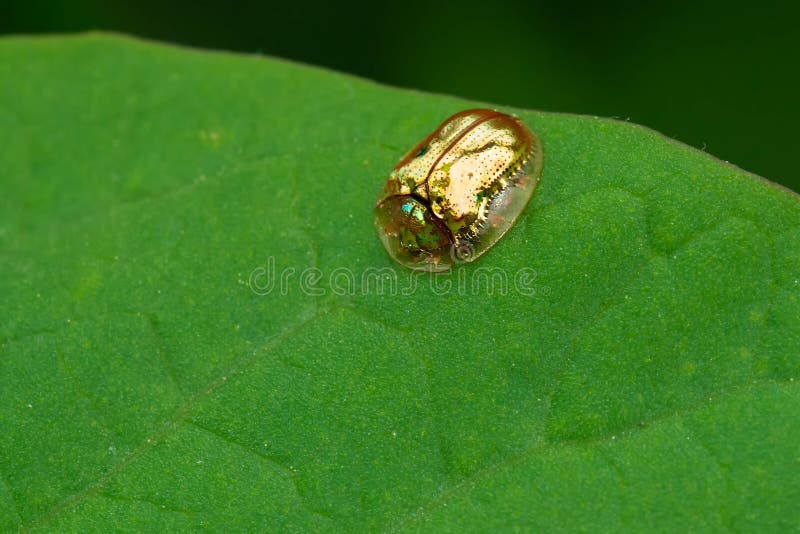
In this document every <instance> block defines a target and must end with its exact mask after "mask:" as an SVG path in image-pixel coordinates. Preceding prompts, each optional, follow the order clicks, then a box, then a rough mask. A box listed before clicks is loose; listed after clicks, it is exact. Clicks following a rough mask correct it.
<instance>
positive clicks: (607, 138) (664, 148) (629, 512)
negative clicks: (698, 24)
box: [0, 35, 800, 532]
mask: <svg viewBox="0 0 800 534" xmlns="http://www.w3.org/2000/svg"><path fill="white" fill-rule="evenodd" d="M512 82H513V80H512ZM454 90H456V89H455V88H454ZM479 105H480V106H484V107H485V106H486V104H480V103H475V102H466V101H462V100H459V99H457V98H452V97H444V96H437V95H429V94H422V93H418V92H412V91H405V90H399V89H394V88H389V87H383V86H380V85H377V84H374V83H371V82H368V81H364V80H360V79H356V78H352V77H349V76H345V75H341V74H337V73H333V72H329V71H325V70H320V69H315V68H311V67H307V66H301V65H296V64H291V63H287V62H284V61H280V60H275V59H269V58H264V57H258V56H251V57H247V56H237V55H232V54H224V53H209V52H201V51H194V50H187V49H178V48H173V47H169V46H163V45H157V44H152V43H145V42H140V41H136V40H132V39H128V38H123V37H118V36H109V35H84V36H77V37H48V38H38V39H31V38H7V39H4V40H2V41H0V163H2V167H0V186H2V195H0V274H1V275H2V276H0V295H2V307H1V308H0V319H1V320H0V351H1V352H0V529H2V530H4V531H7V530H25V531H54V530H55V531H72V530H74V531H108V530H128V529H129V530H157V529H161V530H168V531H193V530H248V531H259V530H264V529H272V530H276V531H284V530H288V531H308V530H311V531H330V530H337V531H366V532H376V531H389V532H397V531H399V532H404V531H417V530H420V531H441V530H457V529H465V530H483V531H492V530H495V529H509V530H510V529H515V528H518V529H523V530H532V531H542V530H562V529H563V530H577V529H592V530H637V531H641V530H651V529H655V530H669V531H674V530H689V529H691V530H726V529H731V530H750V529H752V530H756V529H758V530H769V529H775V530H786V529H791V528H797V527H798V525H800V508H799V507H798V506H797V503H798V502H800V485H798V484H797V482H796V481H797V477H798V475H800V389H798V387H797V384H796V380H797V379H798V376H800V350H798V349H800V300H799V299H800V202H798V198H797V197H796V196H795V195H793V194H791V193H789V192H787V191H785V190H781V189H779V188H777V187H775V186H773V185H771V184H769V183H767V182H765V181H764V180H761V179H759V178H758V177H755V176H753V175H750V174H748V173H746V172H744V171H741V170H739V169H736V168H734V167H732V166H729V165H727V164H725V163H723V162H720V161H718V160H715V159H713V158H712V157H710V156H709V155H707V154H704V153H702V152H698V151H696V150H693V149H690V148H688V147H686V146H683V145H681V144H679V143H677V142H674V141H672V140H670V139H667V138H664V137H662V136H661V135H659V134H657V133H655V132H653V131H650V130H647V129H645V128H642V127H639V126H636V125H633V124H628V123H624V122H618V121H613V120H607V119H600V118H594V117H579V116H570V115H560V114H547V113H537V112H533V111H523V110H510V109H507V108H501V109H503V110H504V111H506V112H514V113H516V114H517V115H518V116H519V117H520V118H521V119H522V120H524V121H526V123H527V124H529V125H530V126H531V127H532V128H533V129H534V130H535V131H536V132H537V134H539V136H540V137H541V139H542V142H543V144H544V146H545V163H544V172H543V175H542V179H541V182H540V185H539V187H538V190H537V192H536V194H535V195H534V197H533V199H532V201H531V203H530V204H529V205H528V207H527V208H526V210H525V212H524V213H523V215H522V216H521V217H520V219H519V220H518V222H517V223H516V225H515V226H514V227H513V228H511V230H510V231H509V232H508V234H506V236H505V237H504V238H503V239H502V240H501V241H500V242H498V243H497V245H496V246H495V247H493V248H492V250H490V251H489V252H487V253H486V254H485V255H484V256H482V257H481V258H480V259H479V260H478V261H476V262H474V263H471V264H466V265H463V266H460V267H457V268H455V269H453V270H452V271H451V272H450V274H449V275H447V276H439V277H438V278H432V277H431V276H430V275H413V276H412V275H411V274H410V272H408V271H406V270H403V269H402V268H400V267H398V266H396V265H395V264H394V263H393V262H392V260H391V259H390V258H389V257H388V256H387V255H386V252H385V251H384V249H383V247H382V245H381V243H380V242H379V240H378V238H377V237H376V235H375V231H374V228H373V222H372V217H373V214H372V207H373V204H374V197H375V191H376V190H378V189H379V188H380V187H381V184H383V182H384V181H385V180H386V177H387V173H388V172H389V171H390V170H391V169H392V167H393V166H394V165H395V164H396V163H397V161H398V160H399V158H400V157H401V156H402V155H403V153H404V151H405V150H406V149H407V148H408V147H409V146H412V145H413V144H414V143H415V142H417V141H418V140H419V139H420V138H421V137H423V136H424V135H426V134H427V133H428V132H430V131H431V129H432V128H434V127H435V126H436V125H438V124H439V123H440V122H441V121H442V120H443V119H444V118H446V117H448V116H449V115H451V114H452V113H455V112H457V111H459V110H461V109H466V108H469V107H476V106H479ZM490 107H493V106H490ZM753 142H758V139H754V141H753ZM381 269H383V271H381V272H383V273H384V274H391V273H395V274H394V275H395V276H396V281H397V285H396V288H394V289H393V286H391V284H384V286H383V287H380V286H379V285H378V284H377V283H376V282H375V280H376V279H377V278H379V277H378V276H377V275H375V273H376V271H378V270H381ZM387 270H388V271H387ZM365 273H366V274H365ZM373 275H375V276H373Z"/></svg>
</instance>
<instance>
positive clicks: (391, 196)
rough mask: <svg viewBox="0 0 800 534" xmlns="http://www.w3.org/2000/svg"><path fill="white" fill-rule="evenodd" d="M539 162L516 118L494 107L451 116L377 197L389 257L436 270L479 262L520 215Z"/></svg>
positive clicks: (538, 149) (532, 139)
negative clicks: (458, 264)
mask: <svg viewBox="0 0 800 534" xmlns="http://www.w3.org/2000/svg"><path fill="white" fill-rule="evenodd" d="M543 160H544V152H543V148H542V143H541V141H540V140H539V137H538V136H537V135H536V134H535V133H533V132H532V131H531V130H530V129H529V128H528V127H527V126H525V124H524V123H523V122H522V121H521V120H520V119H518V118H517V117H514V116H512V115H507V114H505V113H501V112H499V111H494V110H491V109H468V110H465V111H461V112H459V113H456V114H455V115H453V116H451V117H449V118H448V119H446V120H445V121H444V122H443V123H442V124H441V125H440V126H439V127H438V128H436V129H435V130H434V131H433V132H431V133H430V134H429V135H428V136H427V137H425V138H424V139H423V140H422V141H420V142H419V143H418V144H417V145H416V146H414V147H413V148H412V149H411V150H409V151H408V152H407V153H406V154H405V156H403V158H402V159H401V160H400V162H399V163H398V164H397V165H396V166H395V167H394V169H392V171H391V172H390V173H389V178H388V179H387V180H386V183H385V184H384V186H383V189H381V191H380V193H379V194H378V199H377V201H376V203H375V207H374V214H375V227H376V229H377V231H378V235H379V237H380V239H381V241H382V242H383V245H384V247H385V248H386V251H387V252H388V253H389V256H391V257H392V258H393V259H394V260H396V261H397V262H399V263H400V264H401V265H404V266H406V267H408V268H411V269H415V270H425V271H434V272H436V271H446V270H448V269H450V268H451V267H452V266H453V265H454V264H456V263H461V262H470V261H473V260H475V259H477V258H478V257H480V256H481V255H482V254H483V253H484V252H486V251H487V250H488V249H489V248H491V247H492V245H494V244H495V243H496V242H497V241H498V240H499V239H500V238H501V237H502V236H503V235H504V234H505V233H506V232H507V231H508V229H509V228H511V226H512V225H513V224H514V222H515V221H516V219H517V218H518V217H519V215H520V213H522V210H523V209H524V208H525V206H526V205H527V203H528V201H529V200H530V198H531V196H532V195H533V192H534V191H535V189H536V186H537V184H538V182H539V177H540V176H541V173H542V167H543Z"/></svg>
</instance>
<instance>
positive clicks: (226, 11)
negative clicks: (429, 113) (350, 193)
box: [0, 0, 800, 190]
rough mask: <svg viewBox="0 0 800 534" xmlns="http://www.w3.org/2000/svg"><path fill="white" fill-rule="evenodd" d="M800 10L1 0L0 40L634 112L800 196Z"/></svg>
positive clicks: (683, 5) (732, 4)
mask: <svg viewBox="0 0 800 534" xmlns="http://www.w3.org/2000/svg"><path fill="white" fill-rule="evenodd" d="M797 15H798V12H797V9H796V8H795V7H794V4H793V3H790V2H785V3H778V4H770V3H769V2H748V3H746V4H745V3H743V2H736V1H729V2H724V1H713V2H688V1H684V2H664V3H649V2H646V1H639V2H637V1H631V0H611V1H606V2H593V3H589V2H557V1H549V2H546V1H529V2H524V1H522V0H518V1H499V2H489V1H483V2H479V1H473V0H461V1H459V2H457V3H456V2H453V3H446V2H420V1H405V2H402V3H392V2H385V3H380V4H379V3H376V4H375V5H374V6H373V7H371V8H367V9H364V8H358V9H357V8H354V7H350V6H348V5H346V4H343V3H338V4H337V3H334V2H316V1H313V0H308V1H295V2H291V1H290V2H282V3H259V2H222V1H216V2H211V1H198V2H180V1H179V2H165V1H153V0H142V1H139V2H119V1H111V0H108V1H102V0H73V1H66V0H56V1H50V2H43V1H36V0H34V1H28V2H24V3H22V2H19V3H13V2H11V3H5V4H3V5H0V33H1V34H11V33H46V32H74V31H83V30H92V29H101V30H114V31H120V32H126V33H131V34H136V35H141V36H145V37H149V38H153V39H159V40H164V41H170V42H175V43H182V44H187V45H192V46H198V47H204V48H217V49H228V50H236V51H243V52H249V53H252V52H262V53H264V54H269V55H274V56H281V57H285V58H290V59H294V60H299V61H303V62H306V63H311V64H315V65H322V66H326V67H330V68H333V69H336V70H340V71H344V72H350V73H354V74H358V75H361V76H365V77H367V78H372V79H374V80H378V81H380V82H384V83H387V84H391V85H397V86H402V87H411V88H416V89H421V90H425V91H434V92H442V93H449V94H453V95H458V96H462V97H466V98H471V99H477V100H483V101H487V102H493V103H498V104H504V105H512V106H518V107H526V108H534V109H541V110H549V111H561V112H573V113H585V114H591V115H603V116H609V117H617V118H622V119H629V120H631V121H633V122H637V123H640V124H644V125H647V126H650V127H652V128H655V129H657V130H659V131H661V132H663V133H665V134H667V135H669V136H671V137H674V138H676V139H678V140H680V141H683V142H685V143H688V144H691V145H694V146H696V147H698V148H702V149H704V150H706V151H707V152H709V153H711V154H713V155H715V156H717V157H719V158H721V159H724V160H728V161H730V162H732V163H735V164H736V165H738V166H740V167H743V168H744V169H747V170H749V171H752V172H755V173H757V174H761V175H762V176H765V177H767V178H769V179H771V180H773V181H776V182H779V183H782V184H784V185H786V186H788V187H790V188H792V189H794V190H800V173H798V170H797V168H798V166H797V163H796V158H797V156H798V152H799V151H798V148H797V142H798V135H797V134H796V128H797V125H798V123H800V98H799V94H798V93H799V92H800V91H798V89H799V87H798V71H799V70H800V44H799V42H800V37H798V34H800V31H798V28H799V26H798V18H797ZM2 82H3V80H0V83H2Z"/></svg>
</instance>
